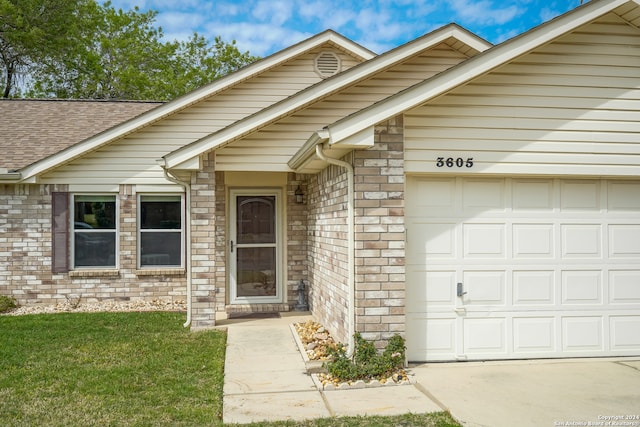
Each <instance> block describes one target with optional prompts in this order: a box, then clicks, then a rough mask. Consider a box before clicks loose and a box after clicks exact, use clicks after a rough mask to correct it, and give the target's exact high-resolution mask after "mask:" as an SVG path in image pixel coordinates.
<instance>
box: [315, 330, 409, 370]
mask: <svg viewBox="0 0 640 427" xmlns="http://www.w3.org/2000/svg"><path fill="white" fill-rule="evenodd" d="M354 338H355V350H354V353H353V356H352V357H351V358H350V357H347V351H346V348H345V347H344V346H338V347H337V348H336V349H335V350H333V352H332V356H333V360H332V361H330V362H327V363H326V367H327V371H328V372H329V374H330V375H331V376H332V377H333V378H334V379H337V380H338V381H356V380H365V381H367V380H373V379H386V378H388V377H390V376H392V375H393V374H394V373H395V372H396V371H398V370H401V369H402V367H403V365H404V354H405V345H404V342H405V341H404V338H402V337H401V336H400V335H394V336H393V337H391V339H390V340H389V343H388V344H387V346H386V347H385V349H384V351H383V352H382V353H378V351H377V350H376V348H375V346H374V345H373V343H372V342H369V341H367V340H365V339H364V338H362V335H360V333H357V332H356V334H355V335H354Z"/></svg>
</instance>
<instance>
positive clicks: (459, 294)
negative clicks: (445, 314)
mask: <svg viewBox="0 0 640 427" xmlns="http://www.w3.org/2000/svg"><path fill="white" fill-rule="evenodd" d="M457 294H458V296H459V297H462V296H463V295H466V294H467V293H466V292H465V291H464V287H463V285H462V282H458V286H457Z"/></svg>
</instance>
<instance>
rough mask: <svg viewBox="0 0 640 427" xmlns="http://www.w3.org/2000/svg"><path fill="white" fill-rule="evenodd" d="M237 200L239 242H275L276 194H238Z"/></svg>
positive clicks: (240, 243)
mask: <svg viewBox="0 0 640 427" xmlns="http://www.w3.org/2000/svg"><path fill="white" fill-rule="evenodd" d="M236 200H237V201H236V209H237V211H236V212H237V214H236V218H237V219H236V230H237V233H238V236H237V239H238V240H237V242H238V244H239V245H242V244H252V243H275V241H276V233H275V224H276V223H275V215H276V200H275V196H238V197H237V199H236Z"/></svg>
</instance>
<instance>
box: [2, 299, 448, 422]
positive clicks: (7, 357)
mask: <svg viewBox="0 0 640 427" xmlns="http://www.w3.org/2000/svg"><path fill="white" fill-rule="evenodd" d="M183 322H184V314H183V313H175V312H145V313H135V312H134V313H59V314H40V315H26V316H0V423H1V424H2V425H3V426H36V425H37V426H98V425H99V426H105V425H113V426H222V421H221V420H222V388H223V383H224V354H225V353H224V352H225V343H226V335H225V334H224V332H221V331H206V332H190V331H189V330H188V329H185V328H183V327H182V323H183ZM252 425H253V426H264V427H276V426H290V427H294V426H295V427H298V426H304V427H324V426H326V427H329V426H330V427H335V426H343V427H351V426H354V427H355V426H358V427H359V426H404V427H409V426H441V427H445V426H458V424H456V423H455V422H454V421H453V420H452V419H451V418H450V417H449V416H448V415H447V414H444V413H439V414H429V415H406V416H398V417H350V418H337V419H322V420H313V421H308V422H303V423H295V422H280V423H256V424H252Z"/></svg>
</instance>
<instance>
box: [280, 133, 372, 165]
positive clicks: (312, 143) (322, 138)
mask: <svg viewBox="0 0 640 427" xmlns="http://www.w3.org/2000/svg"><path fill="white" fill-rule="evenodd" d="M374 143H375V132H374V128H373V127H370V128H367V129H363V130H362V131H360V132H358V133H356V134H354V135H351V137H349V138H347V139H345V140H343V141H340V142H339V143H335V142H334V141H333V138H332V137H331V132H330V131H329V129H328V128H325V129H322V130H319V131H316V132H314V133H313V135H311V137H310V138H309V139H308V140H307V141H306V142H305V143H304V145H303V146H302V147H301V148H300V149H299V150H298V151H297V152H296V154H294V155H293V157H292V158H291V160H289V162H288V163H287V164H288V166H289V167H290V168H291V169H292V170H294V171H296V172H299V173H318V172H320V171H321V170H323V169H324V168H326V167H327V166H328V163H327V162H326V161H324V160H322V159H320V158H319V157H318V156H317V155H316V146H317V145H320V144H322V145H323V147H324V148H323V152H324V154H325V155H326V156H327V157H330V158H333V159H340V158H342V157H343V156H344V155H346V154H347V153H348V152H350V151H352V150H365V149H367V148H371V147H373V146H374Z"/></svg>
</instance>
